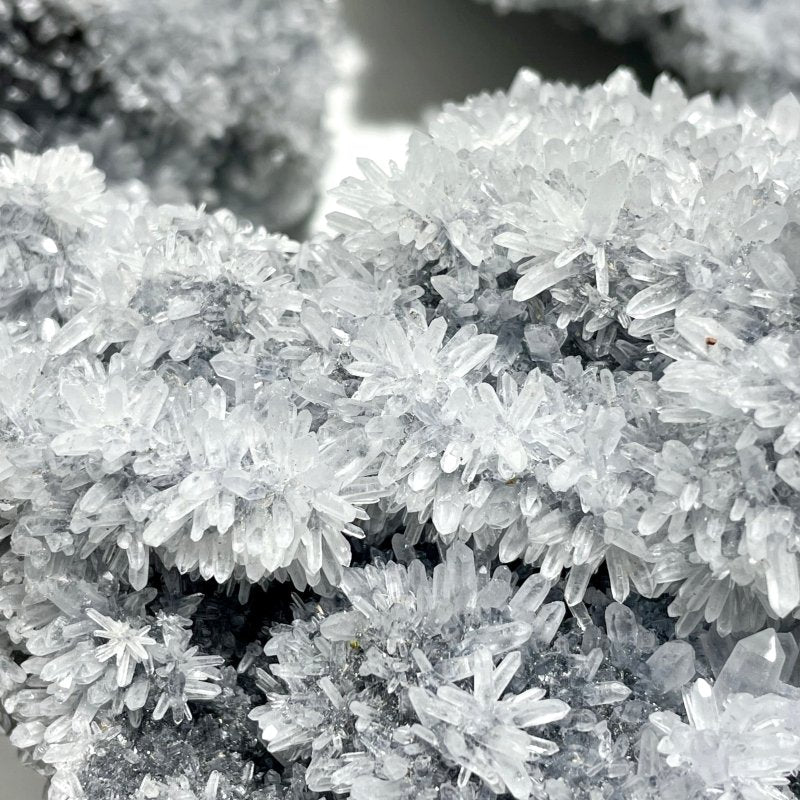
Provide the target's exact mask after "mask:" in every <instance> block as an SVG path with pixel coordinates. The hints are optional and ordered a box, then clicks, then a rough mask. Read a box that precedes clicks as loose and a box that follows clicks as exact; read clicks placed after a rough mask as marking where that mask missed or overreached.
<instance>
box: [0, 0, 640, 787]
mask: <svg viewBox="0 0 800 800" xmlns="http://www.w3.org/2000/svg"><path fill="white" fill-rule="evenodd" d="M164 2H169V0H164ZM342 4H343V6H344V13H345V19H346V22H347V24H348V26H349V28H350V30H351V31H352V33H353V34H354V35H355V36H356V37H357V38H358V39H359V40H360V42H361V44H362V46H363V48H364V49H365V51H366V53H367V55H368V57H369V63H368V65H367V67H366V68H365V70H364V72H363V74H362V88H361V95H360V99H359V102H358V106H357V111H358V116H359V118H360V119H361V120H363V121H364V122H365V123H387V122H394V121H400V122H408V123H415V122H417V121H418V119H419V118H420V115H421V114H422V113H423V112H424V111H426V110H428V109H429V108H431V107H435V106H437V105H441V104H442V103H443V102H445V101H447V100H460V99H462V98H464V97H466V96H467V95H469V94H474V93H476V92H479V91H482V90H484V89H489V90H493V89H502V88H505V87H507V86H508V84H509V83H510V82H511V79H512V78H513V77H514V74H515V73H516V71H517V70H518V69H519V68H520V67H522V66H530V67H534V68H535V69H537V70H538V71H539V72H541V73H542V75H543V76H544V77H546V78H551V79H559V80H566V81H570V82H575V83H580V84H587V83H591V82H593V81H596V80H601V79H603V78H605V77H606V75H607V74H608V73H609V72H611V71H612V70H613V69H614V68H615V67H616V66H618V65H619V64H628V65H630V66H633V67H635V68H636V70H637V72H638V73H639V76H640V78H641V80H642V81H643V83H644V85H645V86H649V85H650V83H651V82H652V80H653V77H654V76H655V74H656V71H655V69H654V67H653V65H652V64H651V63H650V61H649V59H648V57H647V54H646V52H645V50H644V49H643V48H642V47H641V46H639V45H635V44H634V45H631V46H626V47H618V46H614V45H611V44H608V43H606V42H603V41H601V40H599V39H597V38H596V37H595V36H594V35H593V34H592V32H591V31H589V30H587V29H585V28H583V27H581V26H579V25H577V24H575V23H572V22H570V21H569V20H563V19H556V18H554V17H552V16H551V15H548V14H509V15H507V16H503V17H498V16H496V15H495V14H494V13H493V12H492V10H491V9H490V8H489V7H488V6H483V5H476V4H473V3H471V2H468V0H342ZM43 791H44V781H43V780H42V779H41V778H40V777H39V776H38V775H36V774H35V773H34V772H33V771H32V770H28V769H26V768H24V767H22V766H21V765H20V764H19V763H18V761H17V759H16V756H15V754H14V751H13V748H12V747H11V746H10V745H9V743H8V741H7V740H6V739H5V737H3V736H2V735H0V800H37V799H38V798H40V797H41V796H42V794H43ZM89 800H94V799H93V798H90V799H89Z"/></svg>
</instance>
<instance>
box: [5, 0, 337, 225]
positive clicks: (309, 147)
mask: <svg viewBox="0 0 800 800" xmlns="http://www.w3.org/2000/svg"><path fill="white" fill-rule="evenodd" d="M334 26H335V18H334V7H333V4H332V3H331V2H330V1H329V0H258V1H257V2H254V1H253V0H247V2H241V0H219V2H214V1H213V0H212V1H209V0H169V1H168V2H163V0H102V1H101V0H32V1H31V0H0V44H2V47H0V148H2V149H5V150H6V151H8V150H10V149H11V148H13V147H15V146H16V147H25V148H26V149H29V150H34V151H41V150H42V149H44V148H47V147H53V146H54V145H59V144H66V143H71V142H74V143H78V144H79V145H80V146H81V147H82V148H84V149H85V150H88V151H89V152H91V153H92V154H93V155H94V156H95V159H96V160H97V163H98V164H99V165H100V166H101V167H102V168H103V169H104V170H105V171H106V173H107V174H108V176H109V179H111V180H114V181H124V180H127V179H130V178H139V179H142V180H144V181H146V182H147V183H148V184H149V185H150V187H151V188H152V189H153V191H154V192H155V193H156V195H157V196H159V197H161V198H163V199H165V200H167V201H170V202H172V201H174V200H176V199H180V200H182V201H183V200H187V199H188V200H191V201H192V202H200V201H204V202H208V203H210V204H212V205H215V206H219V205H223V206H225V207H228V208H231V209H233V210H235V211H237V212H240V213H243V214H245V215H247V216H251V217H252V218H254V219H258V220H262V221H264V222H266V223H267V224H269V225H271V226H273V227H277V228H281V229H283V228H285V227H287V226H291V225H294V224H297V223H298V222H299V221H301V220H302V219H303V218H304V217H305V216H306V215H307V214H308V213H309V211H310V209H311V205H312V201H313V199H314V197H315V194H316V176H317V174H318V172H319V169H320V166H321V164H322V162H323V160H324V157H325V155H326V149H327V148H326V137H325V136H324V133H323V129H322V115H323V111H324V105H325V94H326V90H327V88H328V86H329V85H330V84H331V82H332V71H333V66H332V61H331V40H332V38H335V37H334V36H333V28H334Z"/></svg>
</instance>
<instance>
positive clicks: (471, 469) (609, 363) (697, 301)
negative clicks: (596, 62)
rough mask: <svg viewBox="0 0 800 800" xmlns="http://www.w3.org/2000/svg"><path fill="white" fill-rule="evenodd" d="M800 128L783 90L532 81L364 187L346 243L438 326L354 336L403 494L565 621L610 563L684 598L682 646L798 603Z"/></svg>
mask: <svg viewBox="0 0 800 800" xmlns="http://www.w3.org/2000/svg"><path fill="white" fill-rule="evenodd" d="M798 130H800V105H799V104H798V102H797V101H796V100H795V99H794V98H793V97H791V96H787V97H786V98H785V99H783V100H780V101H778V102H777V103H776V104H775V105H774V106H773V108H772V109H771V111H770V113H769V115H768V117H767V118H766V119H762V118H760V117H758V116H756V115H755V114H754V113H753V112H752V111H750V110H749V109H747V108H744V109H741V110H737V109H734V108H732V107H728V106H715V105H714V104H713V102H712V101H711V100H710V99H709V98H708V97H700V98H697V99H695V100H691V101H688V100H687V99H686V98H685V97H684V96H683V94H682V93H681V91H680V90H679V89H678V87H677V86H676V84H674V83H672V82H670V81H669V80H667V79H664V78H662V79H660V80H659V81H658V83H657V85H656V87H655V89H654V92H653V96H652V98H650V97H647V96H645V95H644V94H642V93H640V92H639V91H638V89H637V88H636V85H635V83H634V81H633V78H632V77H631V76H630V74H629V73H627V72H625V71H620V72H617V73H616V74H614V75H613V76H612V77H611V78H610V79H609V80H608V82H607V83H606V84H605V85H602V86H595V87H592V88H590V89H588V90H586V91H579V90H577V89H574V88H569V87H565V86H561V85H548V84H542V83H541V82H540V80H539V79H538V78H537V77H536V76H535V75H533V74H532V73H528V72H522V73H521V74H520V75H519V76H518V78H517V80H516V82H515V84H514V86H513V87H512V88H511V91H510V92H509V94H508V95H504V94H496V95H493V96H487V95H483V96H480V97H477V98H475V99H473V100H471V101H469V102H468V103H466V104H465V105H463V106H447V107H445V109H444V111H443V113H442V114H441V115H440V116H438V117H437V118H436V119H435V120H434V121H433V122H432V124H431V129H430V133H429V134H427V135H423V134H418V135H416V136H415V137H414V138H412V140H411V142H410V147H409V158H408V165H407V166H406V168H405V169H404V170H397V169H395V170H393V171H392V172H391V173H390V174H384V173H381V172H378V171H376V169H375V168H374V167H371V166H367V167H366V176H365V178H364V179H363V180H357V179H352V180H350V181H348V182H345V184H343V186H342V188H341V189H340V190H338V191H339V195H340V199H341V200H342V201H343V202H344V203H345V204H347V205H349V206H350V207H351V208H352V209H353V211H354V213H353V214H352V215H344V214H343V215H341V216H339V217H337V218H334V219H333V223H334V224H335V225H336V227H337V228H338V229H339V230H340V231H341V232H342V234H343V236H342V242H341V246H342V247H343V249H344V250H346V251H348V252H349V253H350V254H351V255H353V256H355V257H356V258H357V260H358V262H359V263H361V264H372V265H374V269H375V270H376V272H377V271H381V272H383V273H384V275H385V276H386V277H385V279H386V280H389V279H390V280H391V281H392V282H393V283H394V282H398V283H399V284H400V286H404V285H406V284H411V285H414V286H416V287H418V289H417V291H418V292H419V293H420V294H421V297H422V298H424V301H425V302H426V304H427V306H428V308H429V309H431V310H430V311H428V317H429V318H430V316H433V320H432V321H431V322H429V323H425V322H422V321H417V318H416V316H415V317H411V318H410V319H409V321H408V322H407V323H406V325H405V330H404V329H403V324H402V322H399V321H395V320H390V321H386V322H383V323H382V324H381V326H380V330H378V329H377V328H376V329H375V330H374V332H373V331H372V330H371V329H369V328H368V331H369V333H368V334H367V333H366V332H365V333H363V334H362V335H361V336H362V341H363V344H362V343H361V342H353V344H352V345H351V350H352V352H353V353H354V355H355V357H356V358H357V360H356V361H355V362H354V363H353V364H351V365H350V367H349V369H350V371H351V372H354V373H355V374H358V375H363V376H364V377H363V382H362V383H361V385H360V386H359V388H358V389H357V391H356V392H355V393H354V395H353V399H354V400H356V401H361V402H362V403H367V402H369V408H370V415H369V419H368V421H366V423H365V430H367V431H368V432H369V435H370V439H371V443H372V444H373V445H379V446H380V447H381V450H382V452H383V460H382V464H381V467H380V470H379V478H380V480H381V481H383V483H384V484H390V483H391V485H392V486H393V487H394V488H393V489H392V492H393V497H394V503H395V505H396V504H398V503H400V504H402V506H403V507H404V508H405V509H406V510H407V511H408V512H413V513H414V514H417V515H418V516H419V520H420V522H421V523H422V524H423V525H425V526H426V530H428V532H431V531H433V532H434V534H435V536H436V537H437V538H438V539H439V540H440V541H442V542H445V543H446V542H449V541H452V540H453V539H454V538H458V539H461V540H464V541H468V540H471V541H473V542H474V543H475V546H476V547H479V548H484V547H496V548H497V552H498V555H499V558H500V560H501V561H504V562H512V561H514V560H515V559H518V558H522V559H523V560H524V561H525V562H526V563H530V564H539V565H540V568H541V570H542V572H543V573H544V574H545V575H547V576H549V577H556V576H558V575H559V574H560V573H561V571H562V570H563V569H568V570H569V571H570V574H569V579H568V583H567V601H568V602H569V603H571V604H572V603H576V602H578V601H579V600H580V599H581V597H582V595H583V592H584V589H585V587H586V585H587V582H588V580H589V578H590V576H591V575H592V574H593V573H594V571H595V570H596V569H597V567H598V565H599V564H600V563H602V562H605V565H606V567H607V569H608V572H609V574H610V578H611V586H612V591H613V593H614V596H615V598H616V599H617V600H620V601H622V600H623V599H624V598H625V597H626V596H627V594H628V592H629V590H630V587H634V588H635V589H636V590H637V591H638V592H640V593H642V594H644V595H649V596H652V595H657V594H661V593H662V592H664V591H669V592H671V593H674V594H676V598H675V600H674V602H673V604H672V606H671V609H670V612H671V613H672V614H674V615H676V616H679V617H681V621H680V623H679V633H688V632H689V631H691V630H692V629H693V628H694V627H695V626H696V625H697V624H698V623H700V622H701V621H703V620H705V621H706V622H715V623H716V625H717V627H718V629H719V630H720V632H722V633H723V634H727V633H730V632H731V631H732V630H741V631H755V630H758V629H759V628H760V627H761V626H762V625H763V623H764V621H765V618H766V617H767V616H769V617H772V618H775V619H777V618H781V617H786V616H790V615H792V614H793V613H794V612H796V611H797V610H798V607H800V553H799V552H798V546H797V542H798V519H797V513H798V510H800V505H799V503H800V495H798V488H800V480H798V477H797V474H798V473H797V470H798V469H800V457H799V455H798V452H797V450H796V447H797V445H798V444H800V437H799V436H797V435H796V434H795V425H796V424H797V419H800V417H798V414H800V404H798V399H799V398H798V394H797V392H798V388H800V386H798V385H797V383H796V380H795V374H794V373H795V371H794V370H793V369H792V364H793V363H795V360H796V358H797V352H798V347H800V341H798V340H797V336H796V333H795V330H794V328H795V321H796V319H797V316H796V306H795V304H796V292H797V288H796V287H797V275H798V268H799V265H798V261H797V252H798V250H797V245H798V241H797V236H798V234H797V231H798V224H797V223H798V218H797V210H796V208H797V206H796V191H797V190H796V189H793V188H792V187H797V186H798V185H800V171H798V163H800V162H798V155H800V141H799V140H798ZM428 520H429V522H428Z"/></svg>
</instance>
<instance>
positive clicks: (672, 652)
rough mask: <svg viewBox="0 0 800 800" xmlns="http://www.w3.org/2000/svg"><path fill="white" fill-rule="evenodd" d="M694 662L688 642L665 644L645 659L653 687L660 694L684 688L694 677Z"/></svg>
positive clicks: (691, 648) (692, 651)
mask: <svg viewBox="0 0 800 800" xmlns="http://www.w3.org/2000/svg"><path fill="white" fill-rule="evenodd" d="M694 660H695V657H694V648H693V647H692V646H691V645H690V644H689V643H688V642H683V641H675V642H665V643H664V644H662V645H661V647H659V648H658V650H656V651H655V653H653V655H651V656H650V658H648V659H647V666H648V667H650V680H651V681H652V682H653V686H655V688H656V689H657V690H658V691H660V692H672V691H675V690H676V689H680V688H681V687H682V686H685V685H686V684H687V683H688V682H689V681H690V680H692V678H693V677H694V675H695V663H694Z"/></svg>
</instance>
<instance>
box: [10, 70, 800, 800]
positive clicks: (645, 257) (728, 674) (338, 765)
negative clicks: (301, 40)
mask: <svg viewBox="0 0 800 800" xmlns="http://www.w3.org/2000/svg"><path fill="white" fill-rule="evenodd" d="M799 134H800V105H799V104H798V103H797V101H796V100H795V99H794V98H792V97H787V98H785V99H782V100H780V101H778V102H776V103H775V104H774V105H773V106H772V108H771V109H770V110H769V112H768V114H767V115H766V116H765V117H760V116H758V115H757V114H756V113H755V112H754V111H752V110H751V109H750V108H748V107H743V108H736V107H734V106H733V105H731V104H727V103H726V104H715V103H714V102H713V101H712V100H711V99H710V98H709V97H708V96H704V97H700V98H697V99H694V100H687V98H686V97H685V96H684V95H683V94H682V92H681V90H680V89H679V88H678V86H677V85H676V84H675V83H673V82H671V81H670V80H668V79H666V78H663V79H660V80H659V81H658V83H657V84H656V86H655V89H654V91H653V94H652V96H647V95H645V94H643V93H642V92H641V91H640V90H639V89H638V87H637V86H636V84H635V81H634V80H633V78H632V76H631V75H630V74H629V73H627V72H625V71H620V72H617V73H615V74H614V75H612V76H611V78H609V80H608V81H607V82H606V83H605V84H603V85H598V86H594V87H592V88H590V89H587V90H579V89H576V88H572V87H567V86H563V85H558V84H543V83H542V82H541V81H540V80H539V78H538V77H537V76H535V75H534V74H532V73H530V72H522V73H520V75H519V76H518V78H517V79H516V81H515V83H514V85H513V86H512V87H511V89H510V91H509V92H508V93H498V94H495V95H491V96H489V95H482V96H479V97H476V98H474V99H472V100H470V101H468V102H467V103H465V104H464V105H461V106H455V105H451V106H446V107H445V109H444V110H443V111H442V113H441V114H439V115H438V116H437V117H436V118H435V119H433V120H432V122H431V125H430V129H429V131H428V132H427V133H417V134H415V135H414V136H413V137H412V139H411V141H410V145H409V157H408V163H407V166H406V167H405V168H403V169H399V168H397V167H395V166H392V167H390V168H389V171H388V172H384V171H382V170H380V169H378V168H377V167H376V166H375V165H374V164H372V163H371V162H368V161H364V162H362V164H361V167H362V172H363V178H359V179H355V178H354V179H350V180H348V181H346V182H345V183H344V184H343V185H342V186H341V187H340V189H339V190H338V197H339V200H340V202H342V203H343V205H344V207H345V208H349V212H347V213H346V212H345V211H341V212H337V213H336V214H334V215H333V216H332V218H331V225H332V226H333V227H334V229H335V231H336V232H335V233H334V234H333V235H322V236H320V237H318V238H316V239H313V240H311V241H308V242H306V243H303V244H298V243H295V242H292V241H290V240H288V239H286V238H285V237H281V236H276V235H271V234H268V233H267V232H266V231H265V230H263V229H261V228H255V227H253V226H252V225H251V224H247V223H242V222H239V221H237V219H236V217H235V216H234V215H233V214H232V213H230V212H227V211H220V212H216V213H213V214H211V213H207V212H205V211H204V210H202V209H200V210H198V209H196V208H194V207H192V206H183V205H157V204H156V203H154V202H153V201H152V200H151V199H150V198H148V197H147V196H146V194H145V192H144V191H143V190H142V189H141V188H140V189H139V190H134V189H131V188H130V187H127V188H126V187H119V186H117V187H116V188H111V189H109V188H106V185H105V178H104V176H103V174H102V173H101V172H99V171H98V170H97V169H96V168H95V167H94V166H93V164H92V160H91V157H90V156H89V155H87V154H86V153H83V152H81V151H79V150H78V149H77V148H75V147H73V146H67V147H64V148H61V149H56V150H51V151H48V152H46V153H44V154H43V155H41V156H34V155H30V154H27V153H24V152H19V151H18V152H16V153H15V155H14V157H13V158H9V157H3V158H2V159H0V219H2V221H3V223H2V227H1V228H0V374H2V375H3V377H4V380H3V381H2V382H0V547H1V548H2V550H1V551H0V552H2V555H0V613H1V614H2V617H0V699H1V700H2V705H3V708H4V714H5V716H4V718H3V720H2V722H3V724H4V725H6V726H11V728H12V734H11V735H12V737H13V741H14V743H15V744H16V745H17V746H18V747H20V748H21V749H22V750H23V751H24V752H25V756H26V758H27V759H28V760H30V761H31V762H32V763H33V764H34V765H35V766H37V768H39V769H40V770H42V771H43V772H45V773H46V774H48V775H50V776H51V777H52V781H51V790H50V793H51V800H130V799H131V798H135V800H244V799H245V798H255V800H273V798H274V800H278V798H285V797H291V798H294V800H311V799H312V798H315V797H319V796H320V794H326V795H337V796H345V797H348V796H349V797H353V798H355V800H368V799H369V800H373V798H375V799H377V800H380V798H385V800H405V798H408V799H409V800H410V799H411V798H413V797H422V798H424V800H488V799H489V798H491V797H495V796H497V795H508V796H511V797H514V798H517V799H518V800H527V798H529V797H533V798H537V800H567V798H573V797H577V798H586V799H587V800H597V798H600V797H602V798H614V799H615V800H617V799H619V800H678V798H680V799H681V800H683V798H691V800H712V799H713V798H723V797H724V798H726V800H727V798H731V800H733V799H734V798H739V797H741V798H747V800H751V798H753V799H754V800H776V799H777V798H788V797H790V795H789V791H790V788H789V786H790V784H789V780H790V778H791V776H792V775H793V774H794V773H796V772H797V770H798V769H799V768H800V729H798V722H797V720H798V719H800V687H798V672H797V666H796V662H797V655H798V637H799V636H800V629H799V628H798V623H797V619H798V618H799V617H800V545H799V544H798V542H800V534H798V520H797V517H798V514H800V494H799V493H798V490H799V489H800V478H798V475H800V452H799V451H798V447H800V433H798V431H800V423H799V422H798V420H800V398H799V397H798V394H800V384H798V379H797V376H796V374H795V373H796V370H794V369H793V366H794V364H795V363H796V360H797V357H798V355H800V339H798V333H797V318H798V314H797V309H798V302H797V281H798V271H800V263H798V258H797V254H798V253H800V238H799V237H800V234H799V233H798V232H800V204H799V203H798V197H800V135H799ZM290 584H291V586H292V587H293V588H294V590H295V591H296V592H298V594H297V595H296V596H295V597H294V600H293V601H292V602H291V603H290V602H289V601H288V599H287V597H286V596H285V595H286V594H287V593H288V591H289V585H290ZM290 606H291V609H293V612H294V613H293V615H292V614H291V613H290ZM292 616H293V617H294V618H293V619H292ZM259 739H260V740H261V741H259Z"/></svg>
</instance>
